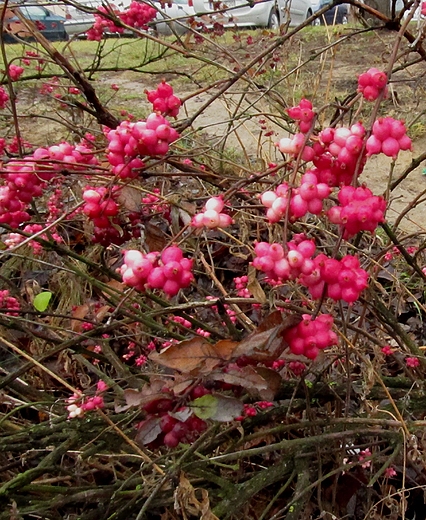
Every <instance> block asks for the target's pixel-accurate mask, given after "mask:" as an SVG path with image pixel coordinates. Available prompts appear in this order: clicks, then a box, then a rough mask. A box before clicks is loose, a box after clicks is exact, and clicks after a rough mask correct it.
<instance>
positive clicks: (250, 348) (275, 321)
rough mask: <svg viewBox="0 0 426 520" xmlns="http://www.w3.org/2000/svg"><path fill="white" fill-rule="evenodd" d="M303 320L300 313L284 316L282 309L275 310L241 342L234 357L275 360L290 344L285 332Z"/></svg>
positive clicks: (260, 360) (257, 360)
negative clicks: (284, 335) (284, 336)
mask: <svg viewBox="0 0 426 520" xmlns="http://www.w3.org/2000/svg"><path fill="white" fill-rule="evenodd" d="M301 321H302V317H301V315H300V314H288V315H284V316H283V315H282V313H281V312H280V311H275V312H273V313H272V314H270V315H269V316H268V317H267V318H266V319H265V320H264V321H263V322H262V323H261V324H260V325H259V326H258V328H257V329H256V330H255V331H254V332H253V333H252V334H250V335H249V336H248V337H247V338H245V339H243V340H242V341H241V342H240V343H239V345H238V346H237V348H236V349H235V351H234V352H233V356H232V357H233V358H235V359H236V358H238V357H242V356H245V357H247V358H248V359H250V360H251V361H255V362H257V363H265V362H270V361H275V360H276V359H278V358H279V357H280V355H281V354H282V352H283V351H284V350H285V349H286V348H287V346H288V345H287V343H286V341H285V340H284V338H283V334H284V332H285V331H286V330H287V329H291V328H293V327H295V326H296V325H298V324H299V323H300V322H301Z"/></svg>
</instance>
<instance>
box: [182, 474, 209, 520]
mask: <svg viewBox="0 0 426 520" xmlns="http://www.w3.org/2000/svg"><path fill="white" fill-rule="evenodd" d="M195 493H196V490H195V489H194V487H193V486H192V484H191V482H189V480H188V479H187V478H186V477H185V474H184V473H183V472H181V474H180V476H179V485H178V486H177V488H176V490H175V492H174V509H175V511H176V512H177V513H179V514H182V518H188V516H195V517H196V518H199V519H200V520H219V518H218V517H217V516H216V515H214V514H213V513H212V511H211V509H210V501H209V495H208V491H207V490H206V489H200V494H201V502H200V501H199V500H198V498H197V497H196V495H195Z"/></svg>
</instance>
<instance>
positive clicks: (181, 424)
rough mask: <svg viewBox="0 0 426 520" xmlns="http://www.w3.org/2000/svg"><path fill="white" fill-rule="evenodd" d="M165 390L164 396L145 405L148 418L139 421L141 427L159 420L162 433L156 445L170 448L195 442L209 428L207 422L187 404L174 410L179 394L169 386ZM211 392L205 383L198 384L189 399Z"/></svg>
mask: <svg viewBox="0 0 426 520" xmlns="http://www.w3.org/2000/svg"><path fill="white" fill-rule="evenodd" d="M163 391H164V394H165V397H164V398H158V399H154V400H153V401H150V402H148V403H146V404H145V405H144V406H143V409H144V411H145V412H146V413H147V419H146V420H145V421H142V422H141V423H139V425H138V426H139V429H140V428H143V426H144V424H145V423H146V422H148V424H149V423H152V421H155V422H158V424H159V426H160V431H161V433H160V434H159V435H158V437H157V438H156V440H155V446H161V445H162V444H164V445H165V446H167V447H168V448H176V446H178V445H179V443H180V442H187V443H188V442H194V441H195V440H196V439H197V438H198V437H199V436H200V433H202V432H203V431H204V430H205V429H206V428H207V423H206V422H205V421H203V420H202V419H199V418H198V417H197V416H195V415H194V414H193V413H189V408H188V407H186V406H184V407H180V408H178V409H177V411H176V412H173V409H176V407H177V402H178V399H177V398H178V397H179V396H175V395H174V393H173V392H172V391H171V390H170V389H169V388H164V389H163ZM209 393H210V390H208V389H207V388H205V387H204V386H203V385H198V386H196V387H194V388H193V389H192V390H191V392H190V394H189V400H190V401H193V400H194V399H198V398H199V397H202V396H203V395H206V394H209ZM167 394H169V396H167ZM166 396H167V397H166Z"/></svg>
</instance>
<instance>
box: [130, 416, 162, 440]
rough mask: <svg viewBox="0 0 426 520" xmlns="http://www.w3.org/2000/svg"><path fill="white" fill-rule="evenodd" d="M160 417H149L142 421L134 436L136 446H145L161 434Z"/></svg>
mask: <svg viewBox="0 0 426 520" xmlns="http://www.w3.org/2000/svg"><path fill="white" fill-rule="evenodd" d="M160 421H161V418H160V417H154V416H151V417H150V418H149V419H146V420H145V421H143V422H142V423H141V424H140V426H139V429H138V433H137V434H136V437H135V441H136V443H137V444H142V445H146V444H149V443H150V442H153V441H155V439H156V438H157V437H158V436H159V435H160V434H161V433H162V431H161V428H160Z"/></svg>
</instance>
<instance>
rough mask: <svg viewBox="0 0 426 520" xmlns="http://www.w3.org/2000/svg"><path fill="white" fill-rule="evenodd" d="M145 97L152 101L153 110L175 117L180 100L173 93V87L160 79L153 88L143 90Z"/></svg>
mask: <svg viewBox="0 0 426 520" xmlns="http://www.w3.org/2000/svg"><path fill="white" fill-rule="evenodd" d="M145 94H146V97H147V99H148V101H149V102H150V103H152V109H153V111H154V112H161V114H162V115H163V116H170V117H176V116H177V115H178V114H179V108H180V107H181V105H182V102H181V100H180V99H179V98H178V97H177V96H175V95H174V93H173V87H172V86H171V85H169V84H168V83H166V80H164V79H163V80H162V81H161V83H160V84H159V85H158V87H157V88H156V89H155V90H145Z"/></svg>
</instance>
